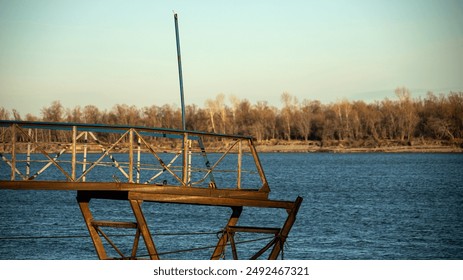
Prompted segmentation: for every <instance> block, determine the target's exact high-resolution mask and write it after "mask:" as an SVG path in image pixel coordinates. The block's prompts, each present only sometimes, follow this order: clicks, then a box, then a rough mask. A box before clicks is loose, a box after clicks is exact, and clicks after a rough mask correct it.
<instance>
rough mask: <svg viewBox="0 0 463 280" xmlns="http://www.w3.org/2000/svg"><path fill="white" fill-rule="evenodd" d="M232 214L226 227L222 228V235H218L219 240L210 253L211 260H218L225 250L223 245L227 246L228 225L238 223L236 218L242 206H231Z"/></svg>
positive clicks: (239, 214) (238, 216)
mask: <svg viewBox="0 0 463 280" xmlns="http://www.w3.org/2000/svg"><path fill="white" fill-rule="evenodd" d="M232 210H233V212H232V214H231V216H230V219H229V220H228V223H227V225H226V227H225V228H224V231H223V234H222V237H220V239H219V242H217V246H216V247H215V250H214V253H212V257H211V260H219V259H220V257H221V256H222V254H223V253H224V252H225V246H227V243H228V239H229V232H228V227H230V226H235V225H236V224H237V223H238V219H239V218H240V216H241V212H242V211H243V206H234V207H232ZM233 255H234V257H235V253H233Z"/></svg>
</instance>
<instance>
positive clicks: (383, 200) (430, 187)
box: [0, 153, 463, 260]
mask: <svg viewBox="0 0 463 280" xmlns="http://www.w3.org/2000/svg"><path fill="white" fill-rule="evenodd" d="M260 158H261V161H262V164H263V166H264V170H265V172H266V175H267V179H268V181H269V184H270V187H271V190H272V192H271V194H270V196H271V198H272V199H287V200H294V199H295V198H296V197H297V196H302V197H303V198H304V201H303V204H302V206H301V209H300V211H299V214H298V217H297V221H296V223H295V225H294V227H293V230H292V231H291V233H290V236H289V238H288V242H287V244H286V246H285V248H284V258H285V259H299V260H305V259H312V260H315V259H322V260H345V259H360V260H368V259H380V260H390V259H393V260H395V259H407V260H408V259H411V260H416V259H418V260H425V259H463V155H462V154H416V153H412V154H408V153H400V154H387V153H359V154H333V153H294V154H292V153H268V154H265V153H264V154H260ZM5 170H6V169H4V168H2V169H0V172H3V173H5ZM3 176H7V175H6V174H0V177H3ZM75 196H76V193H75V192H74V191H17V190H15V191H13V190H0V259H71V260H75V259H96V258H97V256H96V253H95V250H94V248H93V245H92V243H91V240H90V237H89V236H88V232H87V230H86V227H85V225H84V222H83V218H82V215H81V213H80V210H79V208H78V205H77V203H76V200H75ZM92 209H96V211H95V218H98V219H113V218H114V217H115V216H117V217H118V219H119V220H127V221H130V220H133V216H132V214H131V210H130V206H129V204H128V202H127V201H106V200H105V201H103V200H95V201H93V200H92ZM143 210H144V212H145V216H146V219H147V221H148V223H149V226H150V230H151V232H152V233H153V238H154V241H155V243H156V246H157V250H158V251H159V252H161V253H168V252H170V254H164V255H161V258H164V259H208V258H209V257H210V255H211V253H212V249H211V248H210V247H211V246H215V244H216V242H217V232H218V231H220V229H221V228H222V227H223V225H224V224H225V223H226V221H227V219H228V217H229V215H230V213H231V210H230V209H229V208H222V207H209V206H194V205H172V204H158V203H149V202H146V203H144V204H143ZM285 217H286V213H284V211H282V210H281V211H280V210H275V209H254V208H253V209H246V208H245V210H244V211H243V214H242V217H241V219H240V224H241V225H255V226H279V225H281V223H282V221H284V218H285ZM106 232H107V233H108V235H112V236H113V240H114V242H115V243H116V244H117V245H118V246H119V248H120V249H121V250H122V251H124V252H130V250H131V248H132V242H133V231H131V230H128V229H126V230H122V231H120V230H119V231H117V232H115V231H111V230H110V229H108V230H107V231H106ZM192 233H194V234H192ZM129 234H130V235H131V236H126V235H129ZM115 235H123V236H115ZM265 237H266V236H265V235H257V236H256V235H252V236H251V235H247V234H244V233H243V234H239V235H238V236H237V237H236V240H237V242H238V243H240V244H238V248H239V250H238V254H239V257H240V258H246V257H250V255H252V253H253V252H256V251H257V250H258V249H259V248H261V247H262V246H264V245H265V244H266V242H268V241H269V240H261V241H256V242H249V243H247V241H249V240H254V239H258V238H260V239H263V238H265ZM241 242H243V243H241ZM189 249H195V250H192V251H186V252H183V250H189ZM176 251H182V252H177V253H175V252H176ZM108 252H109V254H110V255H112V256H117V254H116V253H115V252H114V251H111V250H109V249H108ZM173 252H174V253H173ZM144 253H146V250H144V248H143V246H142V244H141V245H140V246H139V252H138V255H141V256H143V254H144ZM225 258H227V259H230V258H231V254H230V250H228V251H227V252H226V254H225Z"/></svg>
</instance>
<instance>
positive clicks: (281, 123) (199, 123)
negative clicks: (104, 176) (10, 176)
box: [0, 87, 463, 145]
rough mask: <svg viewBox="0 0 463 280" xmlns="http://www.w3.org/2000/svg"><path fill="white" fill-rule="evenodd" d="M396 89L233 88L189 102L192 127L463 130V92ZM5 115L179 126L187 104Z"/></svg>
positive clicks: (336, 137)
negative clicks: (276, 93) (266, 97)
mask: <svg viewBox="0 0 463 280" xmlns="http://www.w3.org/2000/svg"><path fill="white" fill-rule="evenodd" d="M395 94H396V96H397V98H396V99H395V100H390V99H384V100H382V101H376V102H372V103H366V102H364V101H348V100H341V101H338V102H335V103H330V104H322V103H321V102H320V101H317V100H307V99H304V100H302V101H299V100H298V99H297V98H296V97H294V96H292V95H291V94H289V93H283V94H282V95H281V102H282V104H281V107H280V108H277V107H274V106H270V105H269V104H268V103H267V102H266V101H260V102H257V103H255V104H252V103H251V102H249V101H248V100H246V99H238V98H236V97H233V96H232V97H230V98H229V99H228V100H227V99H226V97H225V95H223V94H219V95H218V96H217V97H216V98H215V99H210V100H207V101H206V103H205V105H204V107H198V106H197V105H188V106H186V124H187V129H188V130H199V131H208V132H216V133H226V134H239V135H252V136H253V137H255V138H256V139H257V141H266V140H274V139H275V140H301V141H302V140H305V141H309V140H311V141H321V142H322V143H323V142H324V141H338V142H340V143H354V142H359V141H363V142H365V141H368V142H369V143H373V144H374V145H380V143H381V142H382V141H390V140H393V141H401V142H402V143H409V144H410V143H412V142H413V141H414V140H416V139H432V140H445V141H456V142H459V141H460V140H461V138H463V92H450V93H448V94H440V95H435V94H433V93H431V92H429V93H428V94H427V96H426V97H422V98H416V99H413V98H412V97H411V94H410V91H409V90H408V89H407V88H404V87H401V88H397V89H396V90H395ZM227 101H228V102H227ZM0 119H10V120H11V119H14V120H29V121H50V122H76V123H100V124H126V125H137V126H148V127H166V128H180V127H181V110H180V108H176V107H174V106H171V105H162V106H158V105H151V106H146V107H143V108H137V107H136V106H129V105H125V104H118V105H115V106H114V107H113V108H112V109H111V110H101V109H99V108H98V107H96V106H94V105H87V106H85V107H80V106H76V107H74V108H64V107H63V106H62V104H61V103H60V101H54V102H52V103H51V104H50V106H48V107H44V108H42V110H41V115H40V117H37V116H34V115H31V114H27V115H25V117H22V116H21V115H20V114H19V112H17V111H16V110H12V111H11V112H9V111H8V110H6V109H4V108H2V107H0Z"/></svg>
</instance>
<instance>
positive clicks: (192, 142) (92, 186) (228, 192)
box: [0, 121, 302, 260]
mask: <svg viewBox="0 0 463 280" xmlns="http://www.w3.org/2000/svg"><path fill="white" fill-rule="evenodd" d="M0 129H1V131H0V141H1V142H0V157H1V160H2V161H3V162H2V164H1V165H0V166H1V167H2V168H1V169H0V189H16V190H25V189H29V190H44V191H45V190H67V191H76V192H77V203H78V206H79V207H80V210H81V212H82V216H83V219H84V222H85V224H86V226H87V229H88V232H89V235H90V237H91V240H92V242H93V244H94V247H95V250H96V253H97V255H98V258H99V259H111V258H116V257H113V256H109V255H108V251H107V250H106V248H105V245H104V244H105V243H106V246H107V245H108V244H109V245H110V246H111V247H112V248H113V249H114V250H115V251H116V252H117V253H118V255H119V258H123V259H137V258H138V257H137V250H138V247H139V242H140V237H141V238H142V241H143V243H144V245H145V246H146V249H147V251H148V254H149V258H150V259H153V260H157V259H159V258H160V257H159V254H158V251H157V250H156V245H155V242H154V240H153V236H152V234H151V233H150V230H149V227H148V224H147V221H146V219H145V216H144V214H143V211H142V208H141V204H142V203H143V202H155V203H173V204H192V205H208V206H217V207H230V208H231V209H232V214H231V216H230V218H229V220H228V222H227V224H225V225H224V227H223V228H222V229H221V231H220V232H221V235H220V238H219V240H218V242H217V245H216V247H215V249H214V252H213V253H212V255H211V257H210V258H211V259H220V258H221V257H222V256H223V255H224V251H225V248H227V247H230V248H231V250H232V255H233V258H234V259H238V253H237V243H236V242H235V240H234V235H235V233H237V232H246V233H256V234H269V235H271V236H272V237H273V238H271V241H270V242H269V243H267V244H266V245H265V246H264V247H262V248H261V249H260V250H258V251H257V252H255V253H253V254H252V257H251V259H258V258H267V259H277V258H278V257H279V256H280V255H281V252H282V249H283V245H284V243H285V242H286V239H287V238H288V235H289V233H290V231H291V228H292V226H293V224H294V222H295V221H296V215H297V212H298V210H299V207H300V205H301V203H302V198H301V197H297V198H296V199H295V200H294V201H282V200H272V199H269V192H270V187H269V184H268V182H267V179H266V177H265V173H264V169H263V167H262V165H261V162H260V160H259V157H258V154H257V151H256V148H255V146H254V144H253V140H252V138H250V137H244V136H236V135H223V134H212V133H203V132H197V131H187V130H175V129H163V128H148V127H136V126H116V125H113V126H109V125H98V124H77V123H47V122H29V121H0ZM94 199H107V200H127V201H129V203H130V207H131V210H132V212H133V216H134V221H133V222H119V221H100V220H95V219H94V218H93V213H92V210H91V201H92V200H94ZM244 207H247V208H274V209H285V210H286V212H287V214H288V215H287V218H286V220H285V221H284V223H283V224H282V225H281V227H278V228H275V227H266V226H265V225H263V226H257V225H250V226H247V225H239V223H238V222H239V218H240V215H241V212H242V210H243V208H244ZM105 227H111V228H133V229H136V233H135V236H134V243H133V246H132V252H131V253H130V255H127V254H124V253H123V252H121V251H120V250H119V249H118V248H117V246H116V245H115V244H114V243H113V242H112V241H111V238H110V237H109V236H108V235H106V234H105V233H104V231H103V228H105ZM103 241H105V242H103Z"/></svg>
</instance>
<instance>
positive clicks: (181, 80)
mask: <svg viewBox="0 0 463 280" xmlns="http://www.w3.org/2000/svg"><path fill="white" fill-rule="evenodd" d="M174 20H175V38H176V40H177V58H178V79H179V82H180V100H181V106H182V129H183V130H186V121H185V100H184V98H183V75H182V56H181V54H180V36H179V32H178V17H177V13H174Z"/></svg>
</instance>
